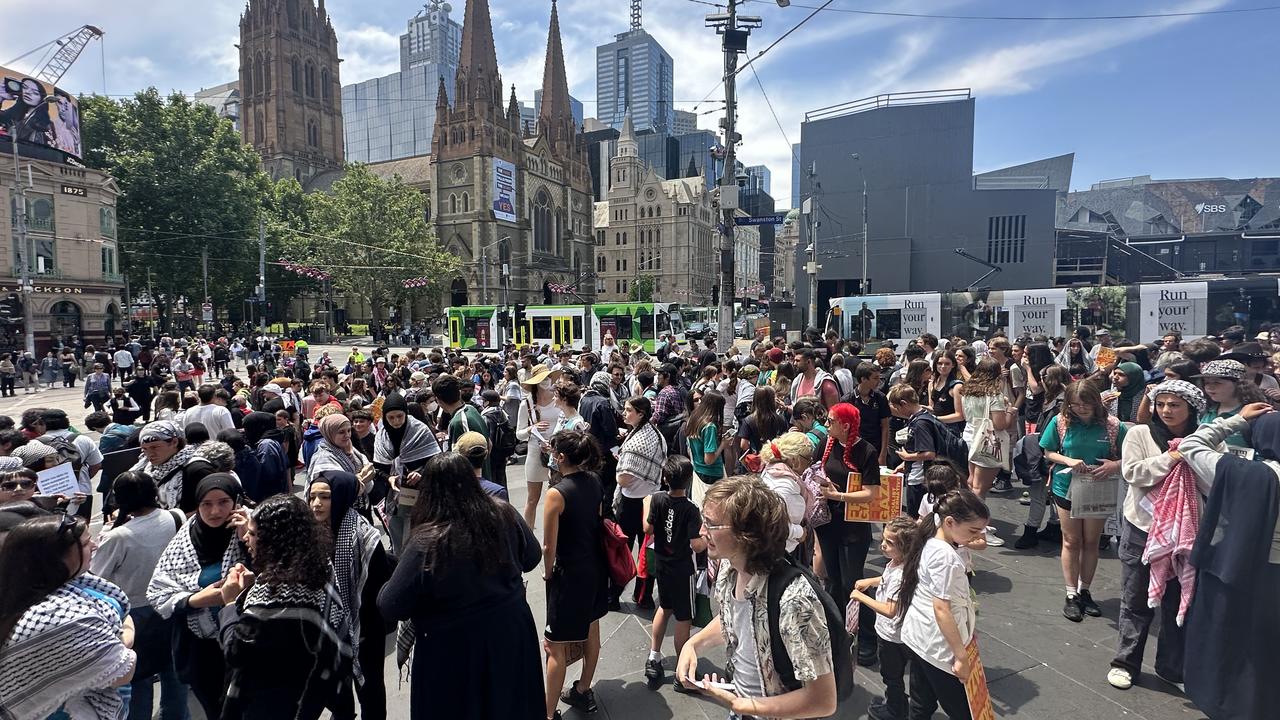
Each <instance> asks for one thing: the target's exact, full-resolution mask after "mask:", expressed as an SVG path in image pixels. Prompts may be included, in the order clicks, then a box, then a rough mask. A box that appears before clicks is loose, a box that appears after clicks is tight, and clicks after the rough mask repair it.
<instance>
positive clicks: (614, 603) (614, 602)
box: [608, 597, 622, 612]
mask: <svg viewBox="0 0 1280 720" xmlns="http://www.w3.org/2000/svg"><path fill="white" fill-rule="evenodd" d="M608 609H609V612H621V610H622V601H621V600H619V599H618V598H616V597H611V598H609V604H608Z"/></svg>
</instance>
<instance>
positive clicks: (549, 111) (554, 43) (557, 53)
mask: <svg viewBox="0 0 1280 720" xmlns="http://www.w3.org/2000/svg"><path fill="white" fill-rule="evenodd" d="M538 121H539V124H540V125H541V126H542V127H543V128H544V129H545V130H546V131H547V140H549V141H551V142H552V143H553V144H554V143H556V142H561V141H563V142H569V141H570V138H571V137H572V130H571V128H572V127H573V123H574V120H573V110H572V109H571V108H570V107H569V81H568V80H567V79H566V78H565V72H564V47H563V46H562V45H561V43H560V13H559V12H558V11H557V9H556V0H551V28H550V30H548V32H547V60H546V65H545V66H544V67H543V71H542V112H541V113H539V117H538Z"/></svg>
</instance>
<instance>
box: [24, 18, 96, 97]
mask: <svg viewBox="0 0 1280 720" xmlns="http://www.w3.org/2000/svg"><path fill="white" fill-rule="evenodd" d="M101 37H102V30H101V29H99V28H97V27H94V26H93V25H81V26H80V27H78V28H76V29H75V30H72V31H71V32H69V33H66V34H65V35H62V36H60V37H57V38H55V39H53V40H50V41H49V42H47V43H45V44H43V45H41V46H39V47H37V48H34V49H32V50H29V51H27V52H25V53H23V54H21V55H19V56H18V57H16V58H14V59H13V60H10V61H9V62H7V63H5V65H6V66H13V65H14V64H16V63H17V62H18V61H19V60H22V59H23V58H25V57H27V56H28V55H33V54H35V53H38V52H43V53H44V54H43V55H41V56H40V61H39V64H38V65H37V66H36V70H35V77H36V79H37V80H41V81H43V82H45V83H48V84H49V85H57V84H58V81H59V80H61V79H62V76H63V75H66V74H67V70H70V69H71V66H72V65H73V64H74V63H75V61H76V59H77V58H79V57H80V53H82V52H84V49H85V47H86V46H87V45H88V44H89V41H90V40H96V39H99V38H101Z"/></svg>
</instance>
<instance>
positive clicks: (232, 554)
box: [147, 516, 245, 639]
mask: <svg viewBox="0 0 1280 720" xmlns="http://www.w3.org/2000/svg"><path fill="white" fill-rule="evenodd" d="M197 517H198V516H197ZM197 517H192V518H191V519H190V520H187V524H186V525H185V526H183V528H182V530H180V531H178V534H177V535H174V536H173V539H172V540H170V541H169V545H168V547H166V548H165V549H164V553H163V554H161V555H160V562H158V563H157V564H156V571H155V574H153V575H152V576H151V583H150V584H148V585H147V600H149V601H150V602H151V607H153V608H155V610H156V612H157V613H159V614H160V616H161V617H164V618H170V617H173V615H174V613H175V612H177V610H178V606H179V604H180V603H181V601H183V600H185V599H186V598H188V597H190V596H191V595H193V594H194V593H196V592H199V591H200V570H201V566H200V557H199V555H198V554H197V552H196V547H195V543H194V542H192V539H191V533H192V525H193V524H194V523H196V522H197V521H198V520H197ZM244 560H245V558H244V554H243V552H242V551H241V545H240V543H239V542H237V541H236V540H234V539H233V540H232V541H231V542H229V543H227V549H226V550H225V551H224V552H223V553H222V577H226V576H227V573H228V572H229V571H230V570H231V568H232V567H234V566H235V564H236V563H238V562H243V561H244ZM185 619H186V623H187V629H188V630H190V631H191V632H192V633H193V634H194V635H195V636H196V637H199V638H206V639H209V638H215V637H217V636H218V609H217V608H187V610H186V618H185Z"/></svg>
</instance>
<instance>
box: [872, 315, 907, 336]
mask: <svg viewBox="0 0 1280 720" xmlns="http://www.w3.org/2000/svg"><path fill="white" fill-rule="evenodd" d="M876 337H878V338H881V339H886V338H899V337H902V311H901V310H877V311H876Z"/></svg>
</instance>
